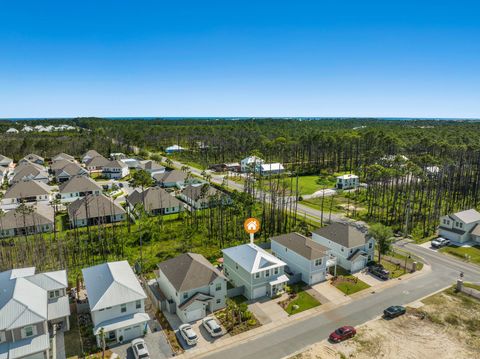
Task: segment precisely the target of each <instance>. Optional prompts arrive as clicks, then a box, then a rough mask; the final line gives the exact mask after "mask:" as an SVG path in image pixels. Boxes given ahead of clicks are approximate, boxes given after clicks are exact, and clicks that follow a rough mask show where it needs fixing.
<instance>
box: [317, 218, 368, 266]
mask: <svg viewBox="0 0 480 359" xmlns="http://www.w3.org/2000/svg"><path fill="white" fill-rule="evenodd" d="M312 240H313V241H315V242H317V243H319V244H321V245H322V246H324V247H327V248H329V249H330V252H329V253H331V254H332V255H333V256H335V258H336V259H337V264H338V265H339V266H341V267H343V268H344V269H346V270H348V271H350V272H352V273H354V272H358V271H360V270H362V269H363V268H365V267H366V266H367V263H368V262H370V261H371V260H373V254H374V251H375V239H373V238H372V237H370V236H368V235H367V234H366V233H364V232H362V231H361V230H360V229H358V228H357V227H355V226H354V225H351V224H348V223H339V222H337V223H333V224H330V225H328V226H326V227H322V228H318V229H316V230H315V231H313V232H312Z"/></svg>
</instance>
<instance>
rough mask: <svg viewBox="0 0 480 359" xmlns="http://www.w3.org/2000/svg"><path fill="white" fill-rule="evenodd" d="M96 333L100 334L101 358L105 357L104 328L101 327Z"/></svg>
mask: <svg viewBox="0 0 480 359" xmlns="http://www.w3.org/2000/svg"><path fill="white" fill-rule="evenodd" d="M98 335H99V336H100V340H101V342H102V343H101V345H102V359H105V347H106V344H105V329H104V328H103V327H101V328H100V331H99V333H98Z"/></svg>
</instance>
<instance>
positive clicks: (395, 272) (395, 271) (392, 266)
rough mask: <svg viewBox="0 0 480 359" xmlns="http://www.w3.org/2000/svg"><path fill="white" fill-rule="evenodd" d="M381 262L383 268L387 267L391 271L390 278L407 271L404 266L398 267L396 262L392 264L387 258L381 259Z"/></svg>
mask: <svg viewBox="0 0 480 359" xmlns="http://www.w3.org/2000/svg"><path fill="white" fill-rule="evenodd" d="M381 264H382V266H383V268H385V269H386V270H388V271H389V272H390V278H398V277H400V276H402V275H404V274H406V272H405V271H404V270H403V268H401V267H400V268H398V267H397V266H396V265H395V264H392V263H390V262H387V261H386V260H383V259H382V260H381Z"/></svg>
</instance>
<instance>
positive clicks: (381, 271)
mask: <svg viewBox="0 0 480 359" xmlns="http://www.w3.org/2000/svg"><path fill="white" fill-rule="evenodd" d="M368 272H369V273H371V274H373V275H374V276H376V277H378V278H380V279H383V280H387V279H389V278H390V272H389V271H388V270H386V269H385V268H383V266H381V265H371V266H370V267H368Z"/></svg>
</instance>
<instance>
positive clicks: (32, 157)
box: [22, 153, 45, 162]
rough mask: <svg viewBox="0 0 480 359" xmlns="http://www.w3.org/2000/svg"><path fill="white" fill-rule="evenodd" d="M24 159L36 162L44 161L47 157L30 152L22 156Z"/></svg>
mask: <svg viewBox="0 0 480 359" xmlns="http://www.w3.org/2000/svg"><path fill="white" fill-rule="evenodd" d="M22 159H23V160H27V161H30V162H36V161H39V162H44V161H45V159H44V158H43V157H41V156H39V155H37V154H35V153H30V154H28V155H26V156H25V157H23V158H22Z"/></svg>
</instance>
